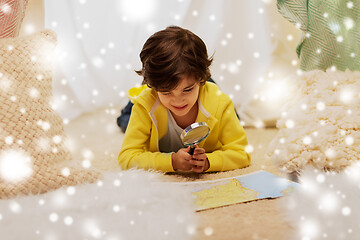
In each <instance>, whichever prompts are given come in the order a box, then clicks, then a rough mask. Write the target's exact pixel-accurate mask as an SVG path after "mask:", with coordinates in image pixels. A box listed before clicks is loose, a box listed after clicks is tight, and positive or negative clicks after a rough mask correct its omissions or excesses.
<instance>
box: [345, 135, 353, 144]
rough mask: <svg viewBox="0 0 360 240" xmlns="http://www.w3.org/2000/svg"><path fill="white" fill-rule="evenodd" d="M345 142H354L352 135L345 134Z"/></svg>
mask: <svg viewBox="0 0 360 240" xmlns="http://www.w3.org/2000/svg"><path fill="white" fill-rule="evenodd" d="M345 143H346V145H349V146H350V145H353V144H354V138H353V137H352V136H347V137H346V138H345Z"/></svg>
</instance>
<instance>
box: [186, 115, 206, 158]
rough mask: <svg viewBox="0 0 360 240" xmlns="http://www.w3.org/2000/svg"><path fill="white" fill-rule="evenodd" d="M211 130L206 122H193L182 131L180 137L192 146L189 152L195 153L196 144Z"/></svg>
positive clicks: (187, 144)
mask: <svg viewBox="0 0 360 240" xmlns="http://www.w3.org/2000/svg"><path fill="white" fill-rule="evenodd" d="M209 132H210V128H209V126H208V125H207V124H206V123H205V122H197V123H193V124H191V125H190V126H188V127H187V128H185V129H184V131H183V132H182V133H181V135H180V138H181V141H182V142H183V144H184V145H185V146H190V147H191V148H190V151H189V154H190V155H193V153H194V149H195V146H194V145H195V144H198V143H200V142H201V141H203V140H204V139H205V138H206V137H207V136H208V135H209Z"/></svg>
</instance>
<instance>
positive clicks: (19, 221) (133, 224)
mask: <svg viewBox="0 0 360 240" xmlns="http://www.w3.org/2000/svg"><path fill="white" fill-rule="evenodd" d="M104 177H105V179H104V180H103V181H100V182H98V183H95V184H85V185H77V186H75V187H63V188H60V189H58V190H55V191H53V192H48V193H45V194H41V195H33V196H26V197H19V198H15V199H11V200H1V201H0V232H1V234H2V236H3V237H4V238H2V239H7V240H19V239H29V240H32V239H34V240H35V239H49V240H50V239H52V240H55V239H58V240H59V239H69V240H78V239H108V240H112V239H113V240H115V239H118V240H120V239H139V240H140V239H154V240H158V239H193V238H194V236H195V234H196V220H195V210H194V206H193V200H192V198H191V194H188V192H186V191H185V190H184V189H182V188H180V187H179V186H177V185H175V184H172V183H163V182H162V183H159V181H160V178H159V177H160V174H156V173H151V172H145V171H141V170H129V171H117V172H114V173H106V174H104Z"/></svg>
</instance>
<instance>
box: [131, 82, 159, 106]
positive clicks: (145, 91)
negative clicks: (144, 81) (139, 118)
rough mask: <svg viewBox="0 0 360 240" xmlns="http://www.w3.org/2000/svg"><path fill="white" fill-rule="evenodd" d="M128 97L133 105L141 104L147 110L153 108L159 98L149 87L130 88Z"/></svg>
mask: <svg viewBox="0 0 360 240" xmlns="http://www.w3.org/2000/svg"><path fill="white" fill-rule="evenodd" d="M127 95H128V97H129V98H130V100H131V102H132V103H134V104H136V103H139V104H141V105H143V106H144V107H145V108H151V107H152V105H153V104H154V102H155V101H156V98H157V95H156V92H155V91H154V90H153V89H151V88H149V87H148V86H147V85H141V86H139V87H133V88H130V89H129V90H128V92H127Z"/></svg>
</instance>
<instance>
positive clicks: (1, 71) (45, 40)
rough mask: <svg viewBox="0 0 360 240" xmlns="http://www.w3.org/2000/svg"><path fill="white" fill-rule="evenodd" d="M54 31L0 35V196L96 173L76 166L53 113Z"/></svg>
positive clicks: (93, 178)
mask: <svg viewBox="0 0 360 240" xmlns="http://www.w3.org/2000/svg"><path fill="white" fill-rule="evenodd" d="M56 41H57V40H56V35H55V33H54V32H52V31H49V30H45V31H42V32H40V33H36V34H34V35H31V36H27V37H24V38H6V39H0V106H1V108H0V198H10V197H14V196H16V195H18V194H31V193H32V194H35V193H44V192H46V191H49V190H53V189H56V188H59V187H61V186H63V185H75V184H78V183H84V182H94V181H96V180H97V179H98V178H99V177H100V173H98V172H96V171H93V170H85V169H82V168H77V167H75V165H74V164H71V163H70V160H71V155H70V152H69V150H68V149H67V148H66V147H65V133H64V128H63V122H62V119H61V118H60V116H59V115H58V114H56V113H55V112H54V110H53V109H52V107H51V104H50V101H51V97H52V85H51V81H52V78H51V77H52V72H51V67H52V63H51V58H52V55H53V52H54V49H55V46H56Z"/></svg>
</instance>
